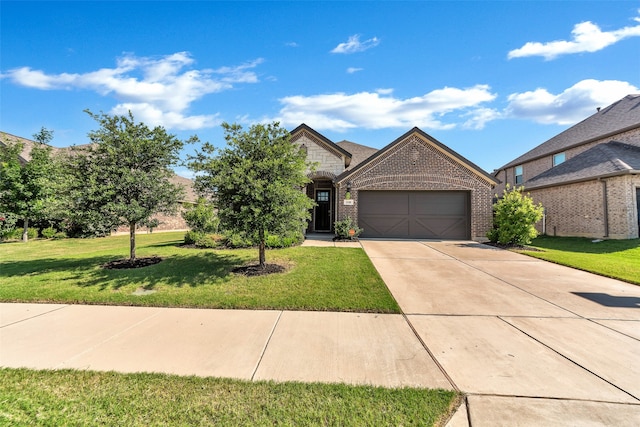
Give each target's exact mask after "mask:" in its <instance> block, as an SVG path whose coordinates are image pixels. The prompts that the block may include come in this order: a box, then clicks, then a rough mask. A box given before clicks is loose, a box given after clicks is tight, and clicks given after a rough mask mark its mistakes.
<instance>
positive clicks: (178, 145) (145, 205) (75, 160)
mask: <svg viewBox="0 0 640 427" xmlns="http://www.w3.org/2000/svg"><path fill="white" fill-rule="evenodd" d="M86 112H87V113H88V114H89V115H90V116H91V117H92V118H94V119H95V120H96V121H97V122H98V124H99V125H100V128H99V129H98V130H95V131H92V132H90V133H89V138H90V140H91V144H90V145H88V146H85V147H77V148H76V149H75V153H74V155H73V156H72V166H71V169H72V172H73V176H74V180H73V182H74V183H73V185H72V193H73V200H74V203H75V204H76V206H77V211H78V212H82V215H84V216H85V217H86V218H84V220H87V219H89V220H94V221H96V222H97V223H100V224H107V225H110V226H113V227H115V226H119V225H127V226H129V235H130V248H129V249H130V250H129V260H130V261H131V262H133V261H134V260H135V258H136V251H135V230H136V226H137V225H138V224H142V223H145V222H148V221H149V219H150V218H151V216H153V215H155V214H157V213H174V212H175V210H176V208H177V205H178V203H179V201H180V200H181V199H182V198H183V197H184V189H183V188H182V187H181V186H179V185H176V184H174V183H172V182H171V180H170V179H171V177H172V176H173V175H174V172H173V170H172V167H173V166H175V165H177V164H178V162H179V160H180V158H179V155H180V150H181V149H182V147H183V145H184V142H183V141H181V140H180V139H178V138H177V137H176V136H174V135H171V134H168V133H167V132H166V130H165V129H164V128H163V127H161V126H156V127H154V128H153V129H150V128H149V127H148V126H147V125H145V124H144V123H137V122H136V121H135V120H134V117H133V114H131V112H129V114H128V115H121V116H119V115H115V116H109V115H106V114H104V113H101V114H93V113H91V112H90V111H88V110H87V111H86Z"/></svg>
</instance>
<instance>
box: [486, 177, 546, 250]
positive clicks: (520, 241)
mask: <svg viewBox="0 0 640 427" xmlns="http://www.w3.org/2000/svg"><path fill="white" fill-rule="evenodd" d="M523 190H524V187H514V188H513V189H511V188H510V187H509V185H508V184H507V187H506V188H505V190H504V192H503V195H502V198H501V199H500V200H498V202H497V203H496V204H494V205H493V214H494V215H493V229H492V230H490V231H489V232H488V233H487V238H488V239H489V240H490V241H491V242H493V243H499V244H501V245H518V246H522V245H527V244H529V243H531V240H532V239H534V238H535V237H536V236H537V235H538V231H537V230H536V229H535V227H534V225H535V223H536V222H538V221H540V220H541V219H542V214H543V208H542V204H540V203H539V204H537V205H536V204H534V203H533V199H532V198H531V197H529V195H524V194H522V191H523Z"/></svg>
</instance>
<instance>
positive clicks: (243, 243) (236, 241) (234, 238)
mask: <svg viewBox="0 0 640 427" xmlns="http://www.w3.org/2000/svg"><path fill="white" fill-rule="evenodd" d="M223 243H224V246H226V247H227V248H234V249H235V248H250V247H252V246H255V245H256V243H255V242H254V241H253V240H252V239H251V238H250V237H248V236H247V235H245V234H244V233H232V232H227V233H225V235H224V242H223Z"/></svg>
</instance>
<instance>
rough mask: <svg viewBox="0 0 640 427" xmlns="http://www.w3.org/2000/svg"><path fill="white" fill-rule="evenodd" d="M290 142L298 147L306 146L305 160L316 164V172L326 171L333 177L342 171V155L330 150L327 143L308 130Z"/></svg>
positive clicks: (343, 160)
mask: <svg viewBox="0 0 640 427" xmlns="http://www.w3.org/2000/svg"><path fill="white" fill-rule="evenodd" d="M291 142H292V143H294V144H296V145H298V146H300V147H302V145H304V146H305V147H306V150H307V160H308V161H310V162H313V163H316V164H317V165H316V166H317V167H316V173H319V172H321V171H323V172H328V173H330V174H333V176H334V177H335V176H337V175H340V174H341V173H342V172H343V171H344V169H345V168H344V162H345V159H344V157H343V155H342V154H340V153H338V152H337V151H333V150H331V149H330V148H329V147H328V146H327V144H323V143H322V142H321V141H320V140H319V139H317V138H316V137H315V136H313V135H311V134H310V133H309V132H307V131H302V132H300V133H299V134H297V135H296V136H295V139H292V141H291ZM325 176H327V175H325Z"/></svg>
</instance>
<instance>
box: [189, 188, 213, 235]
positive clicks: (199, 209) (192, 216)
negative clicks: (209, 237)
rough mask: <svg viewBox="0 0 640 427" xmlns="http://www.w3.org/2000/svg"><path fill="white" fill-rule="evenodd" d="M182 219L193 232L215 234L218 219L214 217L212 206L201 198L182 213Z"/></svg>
mask: <svg viewBox="0 0 640 427" xmlns="http://www.w3.org/2000/svg"><path fill="white" fill-rule="evenodd" d="M182 218H184V220H185V221H186V222H187V225H188V226H189V228H190V229H192V230H193V231H197V232H198V233H203V234H206V233H214V234H215V233H217V232H218V227H219V225H220V219H218V217H217V216H216V213H215V211H214V208H213V205H212V204H211V203H209V202H207V200H206V199H204V198H203V197H201V198H199V199H198V202H197V203H196V204H195V205H193V206H191V207H189V208H188V209H187V210H186V211H184V212H182Z"/></svg>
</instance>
